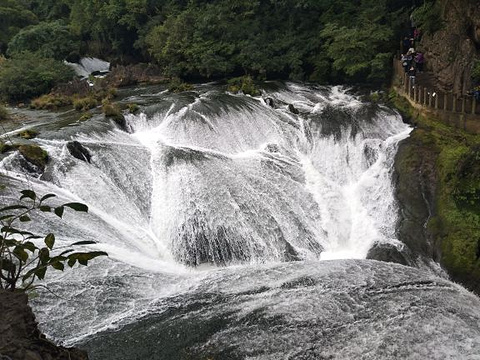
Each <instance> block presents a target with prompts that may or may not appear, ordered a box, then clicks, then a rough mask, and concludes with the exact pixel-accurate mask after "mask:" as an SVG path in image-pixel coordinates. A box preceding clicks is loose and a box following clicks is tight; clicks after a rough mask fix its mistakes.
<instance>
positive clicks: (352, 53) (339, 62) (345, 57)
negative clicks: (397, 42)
mask: <svg viewBox="0 0 480 360" xmlns="http://www.w3.org/2000/svg"><path fill="white" fill-rule="evenodd" d="M321 36H322V37H323V38H324V39H325V40H326V43H325V50H326V52H327V54H328V56H329V57H330V58H331V59H332V61H333V63H332V66H333V68H334V69H335V70H338V71H342V72H344V73H345V75H346V76H347V78H349V79H355V80H356V79H378V78H384V77H385V76H386V75H387V74H388V72H387V71H388V66H389V60H390V58H391V54H390V53H388V52H387V53H385V52H381V49H382V44H384V43H388V42H389V41H390V39H391V37H392V31H391V30H390V29H389V28H388V27H387V26H384V25H379V24H375V23H372V22H363V23H362V24H360V25H359V26H355V27H351V28H349V27H347V26H341V25H339V24H336V23H330V24H327V26H325V29H323V31H322V32H321Z"/></svg>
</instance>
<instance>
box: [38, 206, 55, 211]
mask: <svg viewBox="0 0 480 360" xmlns="http://www.w3.org/2000/svg"><path fill="white" fill-rule="evenodd" d="M38 208H39V209H40V211H43V212H50V211H52V208H51V206H48V205H42V206H39V207H38Z"/></svg>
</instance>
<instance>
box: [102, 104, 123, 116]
mask: <svg viewBox="0 0 480 360" xmlns="http://www.w3.org/2000/svg"><path fill="white" fill-rule="evenodd" d="M103 113H104V114H105V116H106V117H118V116H121V115H122V111H121V110H120V108H119V107H118V106H117V105H115V104H111V103H109V102H106V101H105V102H104V104H103Z"/></svg>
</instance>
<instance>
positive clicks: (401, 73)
mask: <svg viewBox="0 0 480 360" xmlns="http://www.w3.org/2000/svg"><path fill="white" fill-rule="evenodd" d="M393 69H394V74H395V78H396V85H397V89H398V90H399V91H400V92H401V94H402V95H404V96H406V97H408V98H409V99H410V100H411V101H412V102H413V103H415V104H416V105H417V106H420V107H422V108H424V109H426V110H429V111H433V112H435V113H436V115H438V116H440V117H441V118H442V119H443V120H445V121H446V122H447V123H450V124H452V125H455V126H457V127H462V128H464V129H465V130H468V131H471V132H475V133H480V116H479V115H480V106H479V105H480V104H479V102H478V101H477V100H476V99H475V97H474V96H472V95H461V94H455V93H452V92H442V91H439V90H438V89H434V88H431V87H429V86H425V85H424V84H422V81H421V77H419V76H416V79H415V83H413V81H412V80H411V78H410V77H409V76H408V74H406V73H405V70H404V68H403V66H402V62H401V61H400V60H398V59H397V58H395V59H394V60H393Z"/></svg>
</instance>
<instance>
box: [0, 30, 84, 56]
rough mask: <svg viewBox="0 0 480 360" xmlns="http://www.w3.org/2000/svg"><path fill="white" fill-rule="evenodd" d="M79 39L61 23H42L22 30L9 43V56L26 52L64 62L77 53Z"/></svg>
mask: <svg viewBox="0 0 480 360" xmlns="http://www.w3.org/2000/svg"><path fill="white" fill-rule="evenodd" d="M79 47H80V43H79V41H78V39H76V38H74V36H73V35H72V34H71V33H70V31H69V29H68V26H66V25H63V24H62V23H60V22H59V21H54V22H41V23H39V24H37V25H31V26H29V27H26V28H24V29H22V30H20V31H19V32H18V33H17V34H16V35H15V36H14V37H13V38H12V40H11V41H10V42H9V43H8V51H7V54H8V55H14V54H18V53H22V52H25V51H28V52H32V53H37V54H38V55H39V56H41V57H45V58H54V59H57V60H64V59H66V58H67V57H68V56H69V55H71V54H72V53H74V52H77V51H78V49H79Z"/></svg>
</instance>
